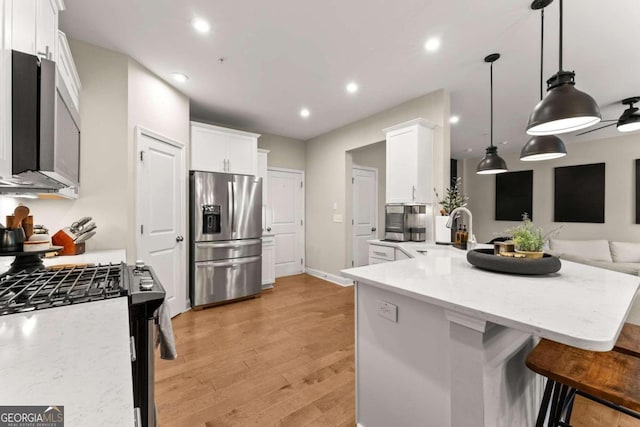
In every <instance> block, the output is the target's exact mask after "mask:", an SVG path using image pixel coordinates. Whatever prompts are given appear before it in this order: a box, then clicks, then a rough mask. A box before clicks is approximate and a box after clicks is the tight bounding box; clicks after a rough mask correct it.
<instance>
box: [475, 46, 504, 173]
mask: <svg viewBox="0 0 640 427" xmlns="http://www.w3.org/2000/svg"><path fill="white" fill-rule="evenodd" d="M499 58H500V54H499V53H492V54H491V55H489V56H487V57H486V58H484V62H488V63H490V64H491V71H490V73H491V74H490V76H491V77H490V79H491V80H490V81H491V141H490V145H489V146H488V147H487V152H486V154H485V155H484V157H483V158H482V160H480V163H478V167H477V169H476V173H477V174H480V175H490V174H497V173H503V172H507V170H508V169H507V163H506V162H505V161H504V159H503V158H502V157H500V156H498V147H496V146H495V145H493V63H494V62H496V61H497V60H498V59H499Z"/></svg>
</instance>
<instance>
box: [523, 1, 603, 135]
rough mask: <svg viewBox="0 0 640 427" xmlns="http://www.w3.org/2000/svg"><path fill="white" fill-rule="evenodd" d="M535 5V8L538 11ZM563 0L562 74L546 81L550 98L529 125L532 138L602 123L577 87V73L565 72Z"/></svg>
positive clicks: (591, 102) (597, 110)
mask: <svg viewBox="0 0 640 427" xmlns="http://www.w3.org/2000/svg"><path fill="white" fill-rule="evenodd" d="M535 6H540V5H537V4H536V2H534V3H533V4H532V8H534V9H535V8H536V7H535ZM562 6H563V0H560V37H559V48H558V52H559V71H558V72H557V73H556V74H555V75H553V76H552V77H551V78H550V79H549V80H547V96H545V97H544V99H542V100H541V101H540V102H539V103H538V105H536V106H535V108H534V109H533V112H532V113H531V116H530V117H529V123H528V124H527V134H529V135H554V134H562V133H567V132H573V131H576V130H579V129H584V128H586V127H589V126H592V125H595V124H596V123H598V122H600V120H602V116H601V115H600V108H598V104H597V103H596V101H595V100H594V99H593V98H592V97H591V96H589V95H588V94H586V93H584V92H581V91H579V90H578V89H576V88H575V73H574V72H573V71H564V70H563V69H562V42H563V28H562V26H563V7H562Z"/></svg>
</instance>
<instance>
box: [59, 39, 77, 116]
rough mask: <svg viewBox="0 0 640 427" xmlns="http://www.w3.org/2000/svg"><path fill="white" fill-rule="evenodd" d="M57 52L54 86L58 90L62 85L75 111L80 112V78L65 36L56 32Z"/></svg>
mask: <svg viewBox="0 0 640 427" xmlns="http://www.w3.org/2000/svg"><path fill="white" fill-rule="evenodd" d="M57 50H58V57H57V59H56V68H57V70H58V73H57V74H56V79H57V81H56V86H57V87H58V88H60V87H61V86H63V85H64V87H65V89H66V90H67V92H69V97H70V98H71V102H72V103H73V106H74V107H75V109H76V111H80V90H81V88H82V85H81V84H80V76H79V75H78V70H77V69H76V64H75V62H74V61H73V57H72V56H71V49H69V43H68V42H67V36H66V35H65V34H64V33H63V32H62V31H58V49H57Z"/></svg>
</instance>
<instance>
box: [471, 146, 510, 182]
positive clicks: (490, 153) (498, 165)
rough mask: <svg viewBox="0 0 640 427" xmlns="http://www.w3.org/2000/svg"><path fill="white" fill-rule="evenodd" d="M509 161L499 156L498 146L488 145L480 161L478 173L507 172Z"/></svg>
mask: <svg viewBox="0 0 640 427" xmlns="http://www.w3.org/2000/svg"><path fill="white" fill-rule="evenodd" d="M508 170H509V169H507V162H505V161H504V159H503V158H502V157H500V156H498V147H496V146H494V145H491V146H489V147H487V152H486V154H485V155H484V157H483V158H482V160H480V163H478V167H477V168H476V173H477V174H479V175H491V174H497V173H503V172H507V171H508Z"/></svg>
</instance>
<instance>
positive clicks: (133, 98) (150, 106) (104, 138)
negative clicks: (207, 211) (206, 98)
mask: <svg viewBox="0 0 640 427" xmlns="http://www.w3.org/2000/svg"><path fill="white" fill-rule="evenodd" d="M70 47H71V52H72V54H73V57H74V60H75V62H76V66H77V68H78V74H79V75H80V80H81V82H82V92H81V99H80V105H81V107H80V108H81V111H80V120H81V129H80V130H81V134H82V139H81V148H80V150H81V152H80V154H81V159H80V198H78V199H77V200H33V201H28V202H25V204H26V205H27V206H30V207H31V208H32V210H33V214H34V221H35V222H36V223H39V224H40V223H42V224H45V225H47V226H48V227H49V228H50V231H51V232H52V233H55V232H56V231H57V230H58V229H60V228H62V227H64V226H68V225H70V224H71V223H72V222H73V221H74V220H76V219H78V218H79V217H82V216H91V217H93V219H94V221H95V222H96V224H97V225H98V229H97V234H96V236H95V237H94V238H92V239H91V240H89V241H88V242H87V249H90V250H91V249H93V250H96V249H116V248H125V249H126V250H127V259H128V262H133V261H135V258H136V254H135V249H136V248H135V239H136V236H137V234H136V230H135V224H136V219H135V206H136V204H135V200H136V198H135V167H136V164H135V159H136V158H137V157H136V149H135V127H136V126H137V125H140V126H143V127H145V128H147V129H149V130H151V131H154V132H156V133H158V134H161V135H163V136H166V137H168V138H171V139H174V140H177V141H180V142H182V143H183V144H185V147H186V149H187V150H188V146H189V100H188V98H187V97H186V96H184V95H183V94H181V93H180V92H178V91H177V90H175V89H174V88H173V87H172V86H170V85H169V84H167V83H166V82H165V81H163V80H161V79H160V78H158V77H157V76H155V75H154V74H152V73H151V72H150V71H149V70H147V69H146V68H144V67H143V66H141V65H140V64H139V63H137V62H136V61H134V60H132V59H130V58H129V57H127V56H125V55H122V54H120V53H117V52H114V51H111V50H107V49H103V48H101V47H98V46H94V45H91V44H88V43H84V42H80V41H77V40H70ZM188 154H189V153H188V151H187V152H186V153H185V159H188V158H189V155H188ZM187 182H188V181H187V180H186V175H185V191H187V189H188V188H187V186H186V185H187V184H186V183H187ZM185 194H188V193H185ZM185 227H186V218H185ZM185 230H186V228H185Z"/></svg>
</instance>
